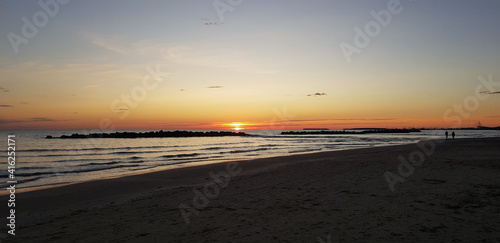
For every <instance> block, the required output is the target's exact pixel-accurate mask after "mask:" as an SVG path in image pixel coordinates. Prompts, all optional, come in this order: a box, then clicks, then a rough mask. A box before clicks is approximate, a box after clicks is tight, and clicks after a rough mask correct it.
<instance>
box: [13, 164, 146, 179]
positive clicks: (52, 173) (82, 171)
mask: <svg viewBox="0 0 500 243" xmlns="http://www.w3.org/2000/svg"><path fill="white" fill-rule="evenodd" d="M138 166H141V165H139V164H131V165H130V164H125V165H117V166H106V167H92V168H88V169H80V170H67V171H57V172H54V171H48V172H43V171H40V172H32V173H25V172H20V173H17V174H16V175H17V176H20V177H21V176H22V177H30V176H47V175H52V176H57V175H60V174H78V173H85V172H94V171H100V170H111V169H118V168H128V167H138Z"/></svg>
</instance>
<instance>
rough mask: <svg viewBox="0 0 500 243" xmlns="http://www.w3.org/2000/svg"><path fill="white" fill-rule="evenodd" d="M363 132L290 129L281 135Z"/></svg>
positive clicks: (353, 132) (352, 132)
mask: <svg viewBox="0 0 500 243" xmlns="http://www.w3.org/2000/svg"><path fill="white" fill-rule="evenodd" d="M361 133H363V132H355V131H325V130H321V131H311V130H308V131H288V132H282V133H281V135H316V134H361Z"/></svg>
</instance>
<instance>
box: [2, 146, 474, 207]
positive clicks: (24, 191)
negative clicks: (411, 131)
mask: <svg viewBox="0 0 500 243" xmlns="http://www.w3.org/2000/svg"><path fill="white" fill-rule="evenodd" d="M463 139H470V138H463ZM425 141H434V140H425ZM436 141H437V140H436ZM418 142H422V141H417V142H410V143H404V144H397V145H375V146H369V147H363V148H349V149H339V150H330V151H319V152H318V151H313V152H303V153H291V154H289V155H278V156H270V157H259V158H254V159H251V158H249V159H240V160H215V161H205V162H203V164H200V165H190V164H191V163H200V162H190V163H186V164H185V165H182V164H179V165H176V166H175V167H172V168H158V169H154V168H153V169H147V170H144V171H136V172H130V173H126V174H124V175H116V176H110V177H103V178H99V179H95V180H84V181H76V182H61V183H56V184H49V185H41V186H32V187H26V188H20V189H16V192H17V193H19V194H20V193H26V192H31V191H38V190H44V189H50V188H58V187H64V186H70V185H74V184H79V183H87V182H92V181H101V180H110V179H117V178H122V177H128V176H136V175H145V174H149V173H155V172H161V171H167V170H176V169H182V168H187V167H198V166H206V165H211V164H219V163H229V162H234V161H253V160H259V159H270V158H282V157H290V156H296V155H305V154H320V153H331V152H337V151H350V150H358V149H369V148H375V147H391V146H404V145H410V144H416V143H418ZM8 194H9V192H8V191H4V190H2V191H0V197H2V196H5V195H8Z"/></svg>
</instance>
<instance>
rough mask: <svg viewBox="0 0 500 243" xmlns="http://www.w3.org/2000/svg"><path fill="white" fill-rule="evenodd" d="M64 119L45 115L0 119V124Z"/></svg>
mask: <svg viewBox="0 0 500 243" xmlns="http://www.w3.org/2000/svg"><path fill="white" fill-rule="evenodd" d="M56 121H65V120H54V119H51V118H46V117H33V118H27V119H0V124H11V123H30V122H56Z"/></svg>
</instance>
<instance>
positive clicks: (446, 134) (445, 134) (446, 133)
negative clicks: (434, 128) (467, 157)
mask: <svg viewBox="0 0 500 243" xmlns="http://www.w3.org/2000/svg"><path fill="white" fill-rule="evenodd" d="M444 136H446V139H448V131H446V132H445V133H444Z"/></svg>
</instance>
